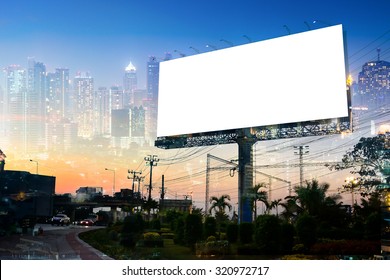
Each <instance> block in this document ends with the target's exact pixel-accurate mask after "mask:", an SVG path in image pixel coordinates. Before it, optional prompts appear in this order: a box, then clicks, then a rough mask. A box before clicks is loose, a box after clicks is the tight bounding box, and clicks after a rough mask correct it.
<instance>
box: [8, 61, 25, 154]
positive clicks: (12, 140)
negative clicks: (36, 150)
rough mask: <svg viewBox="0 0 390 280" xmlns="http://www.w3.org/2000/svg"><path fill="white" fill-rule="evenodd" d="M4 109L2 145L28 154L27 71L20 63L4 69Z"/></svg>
mask: <svg viewBox="0 0 390 280" xmlns="http://www.w3.org/2000/svg"><path fill="white" fill-rule="evenodd" d="M4 76H5V81H4V84H5V86H4V87H5V90H4V95H3V96H4V106H3V107H4V111H3V112H2V114H3V119H4V120H5V123H3V124H2V127H3V128H2V130H3V135H2V137H3V139H6V141H5V142H2V145H5V146H7V149H9V150H11V149H12V150H15V151H18V152H19V153H24V154H26V152H27V146H26V144H27V143H26V142H27V140H26V136H27V135H26V112H25V107H26V95H27V71H26V69H24V68H22V67H21V66H19V65H10V66H8V67H6V68H5V69H4Z"/></svg>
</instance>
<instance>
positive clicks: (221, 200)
mask: <svg viewBox="0 0 390 280" xmlns="http://www.w3.org/2000/svg"><path fill="white" fill-rule="evenodd" d="M226 200H228V201H230V196H229V195H228V194H223V195H221V196H220V197H216V196H212V197H211V198H210V203H211V207H210V210H209V211H210V214H211V212H212V211H213V210H214V212H215V214H216V215H217V214H218V215H221V214H222V215H225V209H226V208H228V209H229V211H230V210H231V209H232V205H231V204H230V203H229V202H227V201H226Z"/></svg>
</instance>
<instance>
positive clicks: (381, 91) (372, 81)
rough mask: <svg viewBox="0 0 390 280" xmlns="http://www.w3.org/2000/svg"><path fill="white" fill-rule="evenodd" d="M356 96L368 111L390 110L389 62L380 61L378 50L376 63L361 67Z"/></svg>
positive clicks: (368, 63) (371, 62) (370, 62)
mask: <svg viewBox="0 0 390 280" xmlns="http://www.w3.org/2000/svg"><path fill="white" fill-rule="evenodd" d="M357 95H358V97H359V98H360V99H362V100H363V102H364V103H366V106H367V107H368V108H369V109H370V110H380V109H382V108H387V109H389V108H390V62H388V61H383V60H380V50H378V59H377V60H376V61H369V62H367V63H365V64H364V65H363V67H362V71H361V72H360V73H359V80H358V93H357ZM359 95H360V96H359ZM361 97H363V98H361Z"/></svg>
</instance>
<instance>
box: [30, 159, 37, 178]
mask: <svg viewBox="0 0 390 280" xmlns="http://www.w3.org/2000/svg"><path fill="white" fill-rule="evenodd" d="M30 161H31V162H35V163H36V164H37V175H38V161H36V160H32V159H30Z"/></svg>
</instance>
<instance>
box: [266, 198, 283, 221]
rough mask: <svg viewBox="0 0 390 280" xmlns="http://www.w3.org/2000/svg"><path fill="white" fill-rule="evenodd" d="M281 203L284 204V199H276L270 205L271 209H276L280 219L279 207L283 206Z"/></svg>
mask: <svg viewBox="0 0 390 280" xmlns="http://www.w3.org/2000/svg"><path fill="white" fill-rule="evenodd" d="M281 202H282V199H280V198H279V199H275V200H272V201H271V203H270V207H269V208H270V209H272V208H275V210H276V216H277V217H278V216H279V210H278V207H279V205H281Z"/></svg>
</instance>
